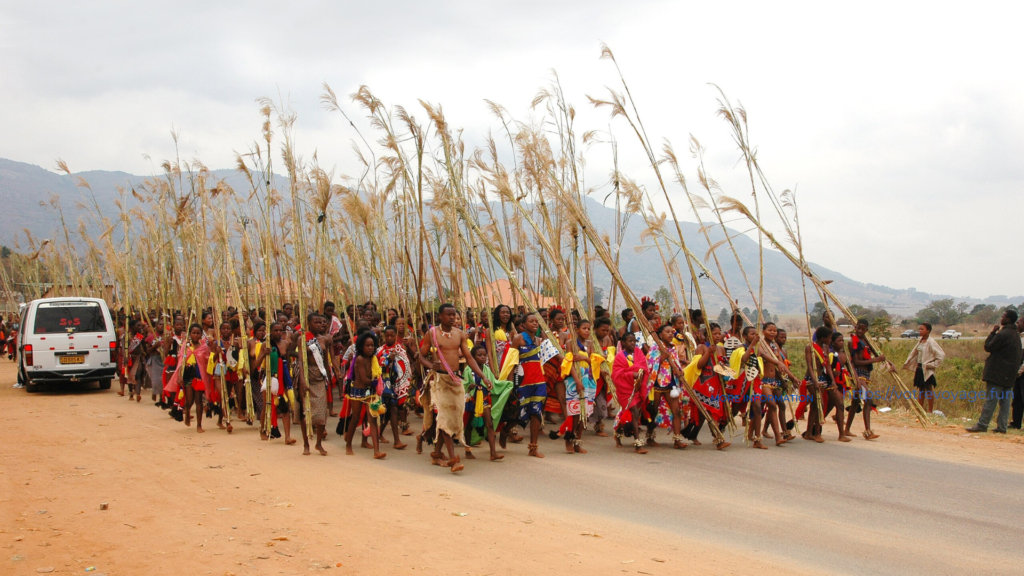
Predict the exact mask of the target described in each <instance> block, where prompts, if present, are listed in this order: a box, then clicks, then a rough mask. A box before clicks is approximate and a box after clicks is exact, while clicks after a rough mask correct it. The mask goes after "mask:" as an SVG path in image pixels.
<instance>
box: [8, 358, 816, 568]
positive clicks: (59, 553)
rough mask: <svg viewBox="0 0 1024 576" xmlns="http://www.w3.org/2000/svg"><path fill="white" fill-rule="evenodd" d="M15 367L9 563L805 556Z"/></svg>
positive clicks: (660, 560)
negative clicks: (36, 377) (35, 379)
mask: <svg viewBox="0 0 1024 576" xmlns="http://www.w3.org/2000/svg"><path fill="white" fill-rule="evenodd" d="M13 381H14V369H13V365H12V364H11V363H8V362H7V361H6V360H4V361H2V363H0V415H2V417H3V420H4V422H5V423H6V425H7V427H8V430H10V431H11V433H10V434H9V435H8V436H7V437H6V438H5V439H4V440H3V441H2V442H0V486H3V490H2V496H0V547H2V548H3V549H4V552H3V557H2V558H0V573H4V574H16V575H20V574H37V573H39V572H38V570H39V569H43V570H48V569H50V568H53V573H64V574H68V573H70V574H91V575H93V576H95V575H96V574H97V573H100V574H107V575H110V576H114V575H118V574H175V575H181V574H214V575H217V576H221V575H227V574H237V575H242V574H298V573H305V572H307V571H311V570H314V571H315V570H318V569H324V570H330V573H337V574H370V573H374V574H477V575H479V574H495V575H498V574H539V573H571V574H580V573H590V574H608V573H620V574H621V573H625V574H630V573H631V574H681V573H684V572H686V573H692V572H693V571H698V572H700V573H703V574H723V575H724V574H740V573H750V572H753V571H755V570H756V571H758V572H761V573H765V574H788V575H794V574H805V573H806V574H809V573H810V572H809V571H806V570H800V569H796V570H794V567H793V566H791V565H789V566H784V565H782V564H781V563H775V562H772V561H769V560H767V559H765V558H752V557H746V556H742V555H737V554H736V553H735V551H727V550H724V549H715V548H714V547H713V546H708V545H707V544H706V543H703V542H690V541H686V540H682V539H680V538H679V537H678V536H675V535H672V534H667V533H659V532H658V531H655V530H651V529H649V528H647V527H644V526H639V525H629V524H624V523H622V522H617V521H616V522H610V521H608V520H606V519H603V518H601V517H599V516H590V517H587V516H583V515H574V516H572V517H567V516H566V515H565V514H564V513H561V512H560V511H556V510H546V509H543V508H541V507H537V506H530V505H525V504H523V503H521V502H517V501H512V500H509V499H505V498H502V497H500V496H495V495H493V494H489V493H487V492H486V491H481V490H477V489H474V488H470V487H464V486H461V485H459V483H458V479H455V480H453V479H452V478H451V474H450V473H445V472H444V471H442V470H441V469H436V470H437V476H438V477H437V479H436V480H434V479H431V478H430V477H429V476H427V477H425V476H422V475H414V474H408V473H404V472H395V471H391V470H388V471H386V472H387V474H384V473H382V472H383V470H382V468H381V467H380V466H374V462H373V460H372V457H371V455H370V454H369V453H368V452H366V451H357V456H355V457H345V456H344V455H343V453H342V451H341V450H339V449H338V448H339V446H338V444H337V441H336V440H333V439H332V441H331V444H330V448H329V450H331V454H330V455H329V456H328V457H326V458H325V457H320V456H317V455H314V456H308V457H304V456H302V455H301V444H300V445H299V446H300V447H295V446H292V447H285V446H284V445H283V444H282V443H281V442H280V441H277V442H274V443H264V442H260V440H259V437H258V434H257V433H256V431H255V430H253V429H252V428H249V427H247V426H245V425H244V424H241V426H239V427H238V428H241V430H238V431H237V432H236V433H235V434H232V435H230V436H229V435H228V434H226V433H224V432H223V431H220V430H217V429H216V427H215V426H208V427H207V428H208V431H207V432H206V433H204V434H197V433H195V430H194V429H188V428H185V427H184V425H182V424H179V423H177V422H174V421H172V420H171V419H170V418H168V417H167V415H166V413H165V412H163V411H161V410H159V409H157V408H154V407H153V406H152V404H146V403H143V404H139V405H136V404H129V403H128V401H127V400H125V399H124V398H121V397H118V396H116V394H115V393H114V392H113V391H102V392H101V391H85V392H73V393H57V394H52V393H45V394H33V395H29V394H27V393H25V391H24V390H18V389H13V388H11V384H12V383H13ZM388 458H417V456H416V454H415V453H414V452H413V451H412V449H411V448H410V449H408V450H406V453H395V452H392V453H390V454H389V455H388ZM418 458H421V459H422V460H423V462H424V466H425V467H428V468H429V464H428V461H427V460H426V458H425V457H423V456H419V457H418ZM508 464H509V463H501V464H493V465H498V466H505V465H508ZM484 465H492V464H490V463H484V462H477V463H471V466H484ZM104 503H105V504H107V505H108V509H107V510H101V509H100V506H101V504H104ZM88 568H95V570H92V571H89V572H86V570H87V569H88Z"/></svg>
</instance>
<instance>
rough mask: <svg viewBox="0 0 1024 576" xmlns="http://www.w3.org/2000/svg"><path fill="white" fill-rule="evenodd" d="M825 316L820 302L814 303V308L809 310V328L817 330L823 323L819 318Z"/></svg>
mask: <svg viewBox="0 0 1024 576" xmlns="http://www.w3.org/2000/svg"><path fill="white" fill-rule="evenodd" d="M824 315H825V305H824V304H822V303H821V301H820V300H819V301H817V302H815V303H814V308H811V328H819V327H821V326H822V325H823V324H825V322H823V321H822V319H821V317H822V316H824Z"/></svg>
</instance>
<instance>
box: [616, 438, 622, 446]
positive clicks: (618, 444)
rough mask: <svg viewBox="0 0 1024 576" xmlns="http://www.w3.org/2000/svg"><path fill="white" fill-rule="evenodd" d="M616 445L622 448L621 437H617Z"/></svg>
mask: <svg viewBox="0 0 1024 576" xmlns="http://www.w3.org/2000/svg"><path fill="white" fill-rule="evenodd" d="M615 447H616V448H622V439H621V438H619V437H618V436H616V437H615Z"/></svg>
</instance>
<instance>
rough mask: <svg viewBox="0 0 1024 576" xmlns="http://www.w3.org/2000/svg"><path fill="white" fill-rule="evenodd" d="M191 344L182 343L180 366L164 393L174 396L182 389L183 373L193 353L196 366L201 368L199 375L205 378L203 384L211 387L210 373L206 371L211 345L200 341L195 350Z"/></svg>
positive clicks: (168, 382) (179, 353)
mask: <svg viewBox="0 0 1024 576" xmlns="http://www.w3.org/2000/svg"><path fill="white" fill-rule="evenodd" d="M190 346H191V345H190V344H182V346H181V349H180V350H179V352H178V366H177V368H175V370H174V375H173V376H171V377H170V379H168V380H167V386H165V387H164V393H166V394H167V395H169V396H171V397H172V398H173V397H174V395H175V394H177V393H178V390H179V389H181V374H182V372H183V371H184V370H185V364H186V363H187V360H188V357H189V356H192V355H195V357H196V366H197V367H198V368H199V375H200V376H202V378H203V384H204V385H205V386H206V389H207V390H210V389H211V388H210V386H211V378H210V374H209V373H208V372H207V371H206V364H207V362H209V361H210V347H209V346H207V345H206V342H205V341H202V342H200V343H199V346H198V347H197V348H196V349H195V350H192V349H191V347H190Z"/></svg>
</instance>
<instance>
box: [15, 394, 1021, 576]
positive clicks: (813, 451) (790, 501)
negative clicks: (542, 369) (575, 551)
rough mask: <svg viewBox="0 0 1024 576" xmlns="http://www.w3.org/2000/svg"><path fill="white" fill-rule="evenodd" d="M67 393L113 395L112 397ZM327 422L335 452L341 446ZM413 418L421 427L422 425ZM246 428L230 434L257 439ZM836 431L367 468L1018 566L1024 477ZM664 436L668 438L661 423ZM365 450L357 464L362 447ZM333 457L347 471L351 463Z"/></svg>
mask: <svg viewBox="0 0 1024 576" xmlns="http://www.w3.org/2000/svg"><path fill="white" fill-rule="evenodd" d="M5 385H9V384H5ZM65 394H66V395H69V396H77V395H81V396H82V398H81V401H87V399H86V397H87V396H94V395H95V397H94V398H91V399H89V400H88V401H90V402H91V401H93V400H95V401H101V402H103V403H104V404H106V403H107V402H113V401H116V400H118V399H117V398H116V397H114V395H113V393H112V392H106V393H98V394H97V393H96V392H92V393H89V392H85V393H83V392H82V391H70V390H69V391H67V392H65V393H64V394H61V395H65ZM47 396H50V394H44V395H40V397H39V400H44V398H45V397H47ZM101 396H102V397H103V398H102V399H101ZM120 401H121V402H126V401H124V400H123V399H120ZM146 404H147V403H144V405H143V406H140V407H139V408H140V409H142V410H144V411H145V412H146V413H147V416H146V419H147V420H149V419H150V416H149V415H148V414H149V413H150V412H151V413H152V414H153V415H154V417H153V418H152V419H154V420H164V419H166V416H164V415H163V414H162V413H161V412H160V411H159V410H157V409H155V408H152V407H151V406H146ZM146 408H148V410H147V409H146ZM157 415H159V416H158V417H157ZM333 424H334V421H333V419H332V422H331V425H330V426H329V427H328V430H329V432H330V438H329V440H328V441H327V448H328V450H329V451H331V452H333V454H340V453H342V450H343V447H342V446H343V444H342V440H341V438H340V437H338V436H337V435H335V434H334V432H333V429H334V426H333ZM412 424H413V429H417V428H418V427H419V426H420V421H419V420H418V419H414V420H413V422H412ZM549 426H550V425H549ZM208 427H212V423H210V424H208ZM245 428H246V427H244V426H243V427H242V430H240V433H239V434H236V437H237V436H239V435H251V434H255V432H254V431H253V430H252V429H249V430H245ZM860 429H861V426H860V422H857V423H856V425H855V430H858V431H859V430H860ZM834 435H835V430H834V427H830V428H829V429H827V430H826V436H825V437H826V440H828V441H827V442H826V443H824V444H815V443H812V442H808V441H805V440H802V439H799V438H798V439H796V440H795V441H793V442H791V443H789V444H788V445H786V446H784V447H781V448H777V447H774V445H773V444H771V443H769V446H770V449H769V450H766V451H765V450H753V449H750V448H747V447H746V446H744V445H743V443H742V441H741V439H739V438H735V439H733V442H734V443H733V446H732V447H730V448H729V449H727V450H726V451H724V452H718V451H716V450H714V448H713V447H712V446H711V443H710V438H709V437H708V436H707V433H706V431H705V434H704V435H702V437H701V440H702V442H704V445H703V446H699V447H696V446H689V447H688V448H686V449H685V450H682V451H677V450H672V449H669V448H666V447H662V448H654V449H652V450H651V452H650V453H649V454H646V455H636V454H633V453H632V448H630V447H623V448H620V449H616V448H615V447H614V443H613V439H611V438H596V437H594V436H593V435H592V434H591V433H589V432H588V434H587V436H586V437H585V443H584V446H585V447H586V448H587V449H588V450H589V453H588V454H585V455H569V454H566V453H565V452H564V447H563V446H564V445H563V443H562V442H561V441H551V440H548V439H546V438H543V439H542V441H541V450H542V451H543V452H544V453H545V454H546V455H547V457H546V458H544V459H536V458H530V457H528V456H527V455H526V444H525V443H523V444H519V445H515V444H509V447H508V450H506V451H505V452H504V453H505V454H506V458H505V460H504V461H502V462H500V463H491V462H489V461H488V460H487V449H486V445H481V446H480V447H478V448H477V449H476V450H475V453H476V454H477V457H478V458H479V459H478V460H476V461H468V462H465V463H466V470H465V471H464V472H462V473H460V474H458V475H453V474H450V473H448V472H447V471H445V470H443V469H441V468H438V467H434V466H430V465H429V460H428V459H427V457H426V454H424V455H420V456H417V455H416V454H415V453H414V452H413V449H412V448H413V446H410V448H409V449H407V450H406V451H404V452H397V451H395V450H393V449H392V448H391V446H390V445H384V446H383V448H384V449H385V450H386V451H388V457H387V459H385V460H383V461H376V462H373V468H372V469H373V471H374V473H375V474H377V473H380V474H387V470H401V471H405V472H409V473H412V474H416V475H422V476H424V477H426V476H429V477H431V478H432V479H433V480H437V481H440V482H443V483H447V484H449V485H451V486H453V487H454V486H465V487H470V488H473V489H476V490H483V491H487V492H491V493H494V494H500V495H501V496H503V497H505V498H511V499H512V500H519V501H522V502H524V504H525V503H529V504H532V505H538V506H541V507H543V508H545V509H548V510H554V511H557V512H559V513H562V512H564V513H565V514H566V515H567V516H569V517H571V516H572V515H573V514H577V513H579V514H586V515H596V516H600V517H603V518H604V519H608V520H612V521H617V520H623V521H628V522H633V523H637V524H641V525H647V526H650V527H653V528H656V529H658V530H661V531H663V532H667V533H669V534H677V535H679V536H680V537H681V538H686V539H690V540H695V541H697V542H708V543H714V544H717V545H719V546H724V547H726V548H727V549H735V550H737V551H738V552H741V553H743V554H744V555H749V556H754V557H760V558H764V559H765V560H766V562H772V563H775V564H778V565H783V566H793V567H796V568H803V569H804V571H806V572H810V573H832V574H865V575H889V574H892V575H897V574H900V575H902V574H915V575H918V574H928V575H931V574H950V575H954V574H955V575H960V574H968V573H969V574H1024V537H1022V533H1021V525H1022V523H1024V495H1022V494H1024V491H1022V487H1024V474H1022V473H1020V472H1013V471H1006V470H1000V469H996V468H989V467H983V466H977V465H972V464H968V463H958V462H952V461H950V460H951V459H954V458H955V454H950V455H948V456H949V459H943V460H939V459H936V458H930V457H917V456H912V455H908V454H906V453H905V451H904V452H900V453H894V452H893V451H892V450H889V449H886V444H885V443H886V442H887V441H892V442H895V441H896V440H894V439H890V440H887V438H886V437H885V435H884V432H883V436H882V438H881V439H879V440H877V441H875V442H870V443H869V442H866V441H864V440H862V439H857V440H855V441H854V442H851V443H848V444H841V443H839V442H836V441H834ZM390 436H391V435H390V431H388V432H387V437H388V438H389V439H390ZM659 436H660V438H661V439H662V440H663V441H664V442H666V443H667V442H668V440H669V439H668V437H667V436H666V434H665V432H664V431H660V432H659ZM405 438H406V441H407V442H409V441H410V440H412V438H411V437H405ZM264 446H265V445H264ZM427 449H428V450H429V448H427ZM425 451H426V450H425ZM459 453H460V454H461V450H460V452H459ZM360 456H363V458H361V459H360V462H362V461H363V460H365V459H366V456H367V454H365V453H362V454H360ZM333 462H337V465H339V466H344V465H346V461H345V460H344V457H342V458H338V459H337V460H332V463H333ZM524 508H525V507H524ZM531 508H532V506H531ZM581 517H582V516H581ZM650 552H652V553H654V552H656V551H655V550H651V551H650ZM652 555H653V554H652Z"/></svg>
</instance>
